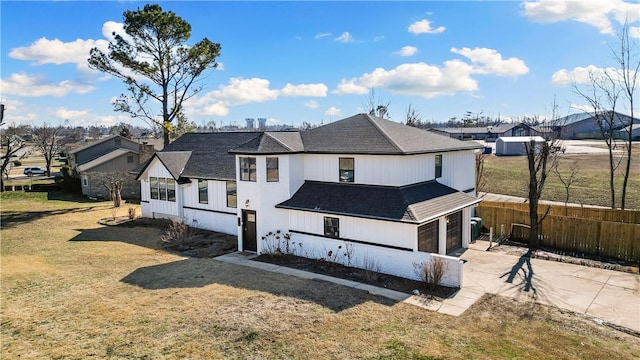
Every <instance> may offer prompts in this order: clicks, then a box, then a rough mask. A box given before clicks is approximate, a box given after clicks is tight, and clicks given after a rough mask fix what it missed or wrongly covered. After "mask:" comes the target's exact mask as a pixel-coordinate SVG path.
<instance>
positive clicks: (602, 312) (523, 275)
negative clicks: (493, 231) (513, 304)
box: [461, 241, 640, 333]
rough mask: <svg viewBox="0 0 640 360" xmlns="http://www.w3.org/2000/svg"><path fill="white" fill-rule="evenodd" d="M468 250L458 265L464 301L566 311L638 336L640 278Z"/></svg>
mask: <svg viewBox="0 0 640 360" xmlns="http://www.w3.org/2000/svg"><path fill="white" fill-rule="evenodd" d="M488 245H489V243H488V242H486V241H477V242H476V243H474V244H471V246H470V248H469V250H467V251H466V252H465V253H464V254H463V255H462V259H464V260H467V262H466V263H465V265H464V270H463V271H464V275H463V276H464V278H463V288H462V290H461V292H465V293H466V294H468V296H472V295H475V296H476V298H479V297H480V296H482V294H484V293H491V294H497V295H501V296H508V297H511V298H514V299H518V300H521V301H533V302H536V303H540V304H545V305H551V306H555V307H558V308H561V309H566V310H570V311H573V312H576V313H579V314H584V315H587V316H590V317H594V318H598V319H601V320H603V321H607V322H610V323H613V324H615V325H619V326H622V327H626V328H629V329H631V330H634V331H636V332H638V333H640V276H639V275H637V274H630V273H624V272H620V271H613V270H606V269H598V268H592V267H587V266H581V265H574V264H566V263H561V262H555V261H548V260H541V259H529V258H525V257H518V256H514V255H508V254H503V253H497V252H487V251H485V250H486V249H487V247H488Z"/></svg>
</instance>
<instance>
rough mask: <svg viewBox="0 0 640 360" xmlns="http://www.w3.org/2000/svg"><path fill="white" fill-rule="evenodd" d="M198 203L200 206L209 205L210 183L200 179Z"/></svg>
mask: <svg viewBox="0 0 640 360" xmlns="http://www.w3.org/2000/svg"><path fill="white" fill-rule="evenodd" d="M198 202H199V203H200V204H208V203H209V181H208V180H204V179H198Z"/></svg>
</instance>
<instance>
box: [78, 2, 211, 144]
mask: <svg viewBox="0 0 640 360" xmlns="http://www.w3.org/2000/svg"><path fill="white" fill-rule="evenodd" d="M124 31H125V34H114V35H115V39H116V41H115V42H113V43H111V44H109V52H108V53H107V54H105V53H103V52H102V51H101V50H100V49H98V48H93V49H91V52H90V58H89V67H91V68H92V69H97V70H100V71H102V72H105V73H107V74H110V75H113V76H115V77H117V78H118V79H120V80H122V81H123V82H124V83H125V84H126V86H127V89H128V92H129V95H124V94H123V95H121V96H120V98H119V99H118V100H116V102H115V103H114V107H115V110H116V111H122V112H125V113H128V114H130V115H131V116H132V117H140V118H142V119H144V120H145V121H147V123H149V124H157V125H159V126H161V127H162V132H163V137H164V143H165V145H167V144H169V134H170V133H171V131H172V127H173V125H172V123H173V121H174V120H175V119H176V118H177V117H178V115H179V114H181V112H182V110H183V107H182V104H183V102H184V101H186V100H188V99H189V98H191V97H193V96H195V95H196V94H197V93H198V92H199V91H200V90H201V89H202V86H198V85H197V84H196V82H197V80H198V79H199V78H200V77H201V76H202V75H203V73H204V72H205V71H206V70H208V69H211V68H215V67H216V66H218V64H217V63H216V58H217V57H218V56H219V55H220V44H217V43H214V42H211V41H210V40H209V39H207V38H204V39H202V40H200V41H198V42H197V43H195V44H193V45H187V44H186V42H187V41H188V40H189V38H190V37H191V25H190V24H189V23H188V22H187V21H185V20H184V19H182V18H181V17H179V16H178V15H176V14H175V13H173V12H172V11H167V12H164V11H162V8H161V7H160V6H159V5H150V4H148V5H145V6H144V8H143V9H138V10H136V11H129V10H128V11H125V13H124ZM150 99H151V100H153V101H155V102H156V104H159V105H160V107H161V110H160V111H157V109H156V111H154V110H153V109H152V107H150V106H149V104H148V101H149V100H150Z"/></svg>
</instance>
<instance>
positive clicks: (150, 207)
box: [140, 158, 182, 220]
mask: <svg viewBox="0 0 640 360" xmlns="http://www.w3.org/2000/svg"><path fill="white" fill-rule="evenodd" d="M151 177H159V178H167V179H173V177H172V176H171V173H169V171H168V170H167V169H166V168H165V167H164V165H162V163H161V162H160V160H158V159H157V158H155V159H153V160H152V161H151V164H149V166H148V167H147V169H146V171H145V173H144V175H143V176H142V177H140V180H141V182H140V190H141V194H140V195H141V201H142V202H141V212H142V216H143V217H149V218H167V219H174V220H180V219H181V218H182V191H181V186H180V185H178V184H177V182H176V201H164V200H155V199H151V193H150V188H149V178H151Z"/></svg>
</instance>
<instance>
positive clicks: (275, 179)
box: [264, 156, 280, 182]
mask: <svg viewBox="0 0 640 360" xmlns="http://www.w3.org/2000/svg"><path fill="white" fill-rule="evenodd" d="M269 160H271V162H272V165H273V163H274V162H275V165H276V166H275V168H269ZM264 162H265V167H266V169H267V182H279V181H280V160H279V158H278V157H275V156H273V157H272V156H267V157H266V158H265V161H264ZM269 170H271V171H272V174H269ZM274 171H275V176H274V177H272V175H273V172H274Z"/></svg>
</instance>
